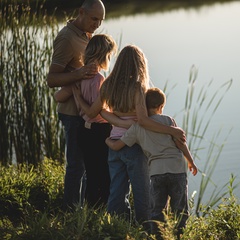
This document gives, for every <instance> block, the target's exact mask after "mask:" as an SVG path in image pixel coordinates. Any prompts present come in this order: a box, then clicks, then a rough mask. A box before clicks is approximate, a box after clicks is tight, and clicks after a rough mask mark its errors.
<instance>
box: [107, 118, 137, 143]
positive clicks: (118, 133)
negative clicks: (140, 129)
mask: <svg viewBox="0 0 240 240" xmlns="http://www.w3.org/2000/svg"><path fill="white" fill-rule="evenodd" d="M120 118H121V119H123V120H124V119H136V116H125V117H120ZM126 131H127V129H126V128H121V127H116V126H113V127H112V131H111V133H110V138H111V139H120V138H121V137H122V136H123V135H124V133H125V132H126Z"/></svg>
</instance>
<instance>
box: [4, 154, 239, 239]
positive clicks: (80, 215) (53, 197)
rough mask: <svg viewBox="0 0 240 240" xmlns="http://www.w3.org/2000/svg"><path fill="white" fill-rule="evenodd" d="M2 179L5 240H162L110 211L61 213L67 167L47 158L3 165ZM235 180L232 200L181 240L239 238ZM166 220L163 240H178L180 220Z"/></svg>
mask: <svg viewBox="0 0 240 240" xmlns="http://www.w3.org/2000/svg"><path fill="white" fill-rule="evenodd" d="M0 175H1V178H0V205H1V208H0V239H6V240H10V239H11V240H15V239H16V240H19V239H28V240H31V239H32V240H33V239H34V240H35V239H54V240H58V239H59V240H68V239H69V240H70V239H71V240H72V239H84V240H98V239H99V240H103V239H104V240H113V239H119V240H122V239H126V240H127V239H129V240H130V239H131V240H155V239H157V238H156V236H155V235H150V234H148V233H147V232H146V231H145V228H144V227H143V226H142V225H138V224H136V223H134V222H132V223H130V224H129V222H128V221H126V220H125V219H123V218H121V217H119V216H116V215H114V216H110V215H109V214H108V213H107V212H106V209H105V207H101V208H100V207H99V208H98V209H94V208H89V207H88V205H87V204H85V206H84V207H83V208H81V207H78V206H76V210H72V211H67V212H65V211H62V210H61V203H62V197H63V178H64V166H63V165H62V164H61V163H59V162H58V161H53V160H50V159H47V158H45V159H44V160H43V161H42V162H41V163H39V164H38V165H37V166H34V165H27V164H19V165H9V166H1V168H0ZM234 180H235V178H234V177H233V176H232V178H231V179H230V182H229V187H228V188H229V195H230V197H229V198H226V197H225V198H222V202H221V203H220V204H219V205H217V206H216V207H215V208H213V207H210V206H201V207H200V211H201V212H202V214H201V216H200V217H198V216H197V215H194V214H193V213H192V215H190V217H189V219H188V221H187V226H186V228H185V229H184V233H183V235H182V238H181V239H183V240H184V239H186V240H189V239H191V240H206V239H210V240H211V239H212V240H215V239H217V240H229V239H231V240H235V239H239V237H240V226H239V221H240V205H239V202H238V200H237V199H236V198H235V197H234V194H233V191H234V184H233V183H234ZM191 203H193V201H191ZM190 206H191V207H192V208H193V207H194V205H192V204H191V205H190ZM164 215H165V220H166V222H165V223H160V222H157V221H156V225H157V227H158V229H159V235H161V237H162V239H163V240H174V239H177V237H176V226H177V222H178V220H177V219H176V218H175V217H174V215H173V214H171V212H170V211H166V212H164ZM145 226H146V225H145Z"/></svg>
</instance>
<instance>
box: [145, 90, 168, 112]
mask: <svg viewBox="0 0 240 240" xmlns="http://www.w3.org/2000/svg"><path fill="white" fill-rule="evenodd" d="M165 104H166V95H165V93H164V92H163V91H162V90H161V89H159V88H149V89H148V90H147V93H146V105H147V109H151V108H157V107H159V106H160V105H165Z"/></svg>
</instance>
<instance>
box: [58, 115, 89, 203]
mask: <svg viewBox="0 0 240 240" xmlns="http://www.w3.org/2000/svg"><path fill="white" fill-rule="evenodd" d="M58 116H59V119H60V120H61V122H62V124H63V126H64V130H65V141H66V160H67V164H66V174H65V180H64V199H63V200H64V205H65V207H66V206H69V207H74V204H83V201H84V194H85V188H86V179H85V166H84V157H83V148H84V145H83V143H84V131H83V128H84V120H83V119H82V118H81V117H80V116H70V115H65V114H61V113H58Z"/></svg>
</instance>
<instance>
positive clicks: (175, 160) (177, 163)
mask: <svg viewBox="0 0 240 240" xmlns="http://www.w3.org/2000/svg"><path fill="white" fill-rule="evenodd" d="M165 103H166V96H165V94H164V93H163V92H162V91H161V90H160V89H158V88H151V89H149V90H148V91H147V94H146V105H147V109H148V115H149V117H151V118H153V119H154V120H155V121H158V122H161V123H163V124H165V125H168V126H177V125H176V122H175V120H174V119H173V118H172V117H170V116H167V115H162V112H163V108H164V106H165ZM134 143H138V144H139V145H140V146H141V147H142V149H143V151H144V153H145V155H146V156H147V158H148V165H149V175H150V201H151V206H150V208H151V213H150V219H151V220H158V221H162V222H164V215H163V210H164V209H165V208H166V207H167V203H168V198H169V197H170V201H169V203H170V206H171V210H172V212H174V213H175V214H176V216H177V217H178V218H179V224H178V235H180V233H181V232H182V228H183V227H185V225H186V220H187V218H188V182H187V165H188V169H189V170H190V171H191V172H192V174H193V175H194V176H195V175H196V174H197V171H198V170H197V167H196V165H195V164H194V161H193V158H192V156H191V153H190V151H189V149H188V146H187V144H182V143H180V142H178V141H176V140H175V139H173V138H172V136H171V135H168V134H161V133H157V132H153V131H149V130H146V129H144V128H143V127H141V126H139V124H138V123H135V124H133V125H132V126H131V127H130V128H129V129H128V130H127V132H126V133H125V134H124V135H123V136H122V137H121V139H120V140H112V139H110V138H107V139H106V144H107V145H108V146H109V147H110V148H112V149H113V150H115V151H117V150H119V149H121V148H122V147H124V146H125V145H127V146H129V147H131V146H132V145H133V144H134ZM186 160H187V161H186Z"/></svg>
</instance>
